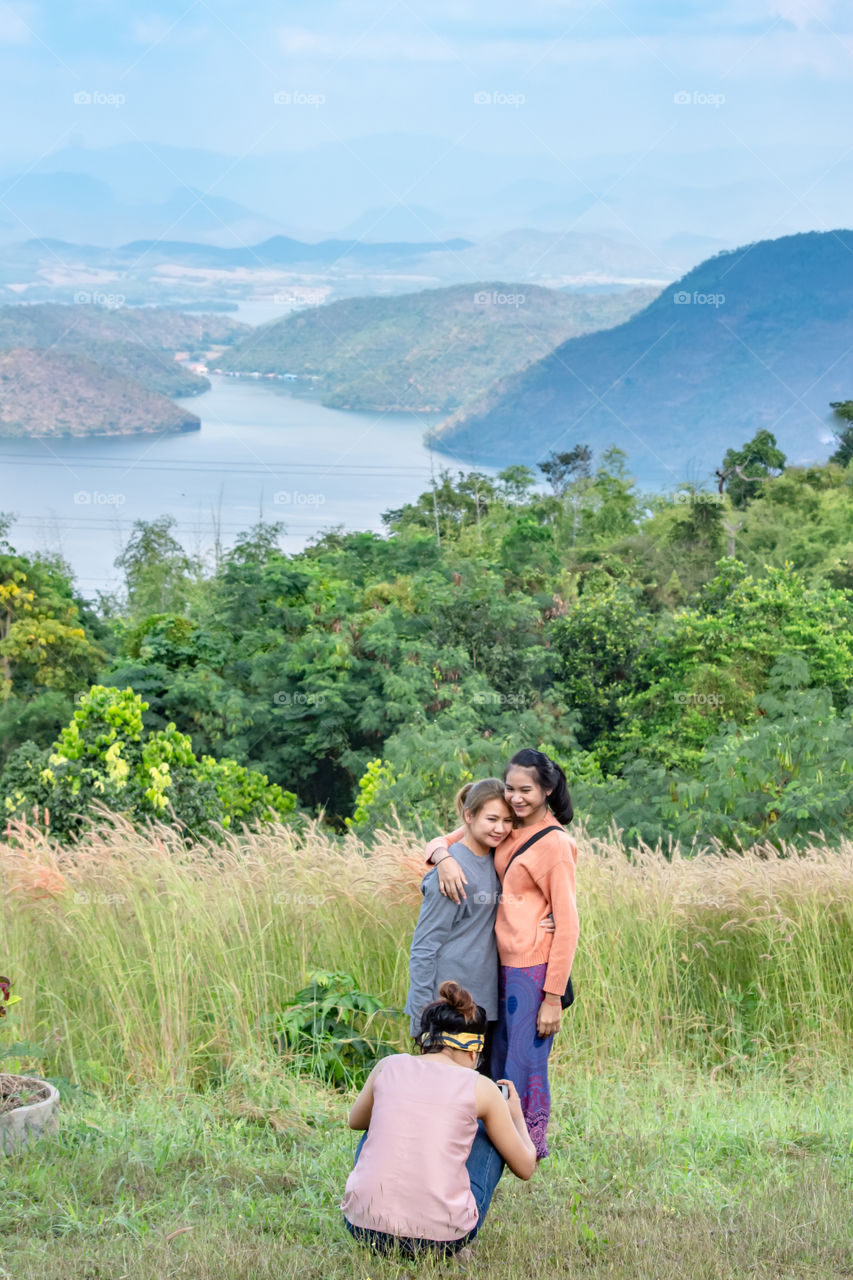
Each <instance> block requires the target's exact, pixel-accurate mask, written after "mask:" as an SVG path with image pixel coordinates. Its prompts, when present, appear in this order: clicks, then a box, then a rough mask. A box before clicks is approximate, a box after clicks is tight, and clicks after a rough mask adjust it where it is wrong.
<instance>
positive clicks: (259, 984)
mask: <svg viewBox="0 0 853 1280" xmlns="http://www.w3.org/2000/svg"><path fill="white" fill-rule="evenodd" d="M580 843H581V849H580V855H581V856H580V861H579V871H578V885H579V903H580V913H581V923H582V935H581V949H580V951H579V954H578V959H577V961H576V965H575V977H576V980H577V988H578V1002H577V1005H576V1006H575V1008H574V1009H572V1011H571V1012H570V1013H569V1014H568V1015H567V1017H566V1025H565V1027H564V1029H563V1030H562V1032H561V1034H560V1038H559V1040H558V1042H557V1044H556V1046H555V1050H554V1053H553V1055H552V1067H553V1069H552V1089H553V1095H554V1112H553V1120H552V1128H551V1133H550V1139H549V1140H550V1143H551V1148H552V1152H553V1155H552V1158H551V1159H550V1160H548V1161H546V1162H545V1163H544V1164H543V1165H542V1166H540V1168H539V1169H538V1170H537V1172H536V1173H535V1175H534V1177H533V1179H532V1180H531V1182H530V1183H528V1184H522V1183H520V1182H517V1181H516V1180H515V1179H514V1178H512V1177H511V1176H510V1175H506V1176H505V1178H504V1179H503V1180H502V1182H501V1185H500V1186H499V1188H498V1191H497V1193H496V1197H495V1201H494V1203H493V1208H492V1212H491V1214H490V1217H489V1220H488V1221H487V1224H486V1227H485V1229H484V1231H483V1233H482V1237H481V1239H480V1240H479V1241H478V1243H477V1246H476V1250H475V1257H474V1260H473V1261H472V1262H471V1264H470V1266H471V1269H472V1270H475V1271H476V1272H477V1274H480V1275H484V1276H496V1277H497V1276H506V1277H513V1278H514V1277H528V1276H529V1277H531V1280H532V1278H533V1277H536V1280H541V1277H542V1276H552V1275H572V1276H575V1275H577V1276H584V1277H593V1278H595V1277H605V1276H606V1277H616V1280H620V1278H622V1277H624V1280H628V1278H629V1277H630V1278H631V1280H635V1278H636V1277H648V1278H649V1280H671V1278H673V1277H676V1278H678V1280H681V1278H682V1277H683V1280H696V1278H697V1277H709V1278H711V1277H713V1278H714V1280H716V1278H719V1280H744V1278H746V1277H748V1278H749V1280H763V1278H764V1277H768V1278H769V1277H790V1278H791V1280H803V1278H805V1277H816V1278H818V1280H830V1278H833V1280H834V1278H835V1277H842V1276H847V1277H850V1276H853V1247H851V1241H853V1218H851V1205H853V1074H851V1072H850V1066H849V1062H848V1058H849V1050H850V1043H851V1040H853V1034H851V1033H853V1008H851V993H850V971H851V956H853V893H851V888H853V856H851V850H850V847H849V846H847V845H845V846H844V847H843V848H841V849H838V850H827V849H824V848H822V847H815V848H812V849H808V850H803V851H802V852H801V855H800V856H792V857H790V858H788V859H784V858H779V857H778V856H777V855H775V854H772V853H767V851H765V853H764V854H756V855H750V856H747V857H744V858H739V857H723V856H716V855H714V856H709V857H708V858H703V859H692V860H691V859H680V858H676V859H675V860H674V861H672V862H669V861H667V860H666V859H663V858H662V857H660V856H658V855H655V854H653V853H648V855H643V856H641V857H638V858H637V859H636V860H634V861H633V862H630V861H628V860H627V859H626V858H625V856H624V854H623V852H622V851H621V850H620V849H619V847H618V846H616V845H605V844H603V843H601V842H599V843H595V842H589V841H585V840H583V839H582V840H581V842H580ZM417 855H418V850H417V845H416V843H415V842H414V841H413V840H412V839H411V838H410V837H408V836H406V835H405V833H400V832H393V833H386V834H385V835H384V836H383V837H382V838H381V839H380V841H379V843H378V845H377V847H376V848H375V849H373V850H372V851H368V850H366V849H365V848H364V847H363V846H362V845H361V844H359V842H358V841H357V840H355V839H354V838H352V837H350V838H348V839H347V841H346V842H344V843H343V844H336V843H334V842H333V841H330V840H329V839H328V837H327V836H326V835H324V833H323V832H322V831H321V830H320V829H317V828H315V829H312V830H309V831H308V832H307V833H306V834H305V835H304V837H296V836H294V834H293V833H292V832H290V831H288V830H287V829H286V828H279V829H277V830H273V831H270V832H267V833H265V834H263V835H255V836H251V837H237V836H234V837H229V840H228V841H227V842H226V843H225V844H224V845H223V846H222V847H221V848H212V847H207V848H195V849H189V850H188V849H185V848H183V847H182V846H181V845H180V842H179V841H178V840H177V838H176V835H175V833H174V832H170V831H169V830H168V829H167V828H161V829H160V830H159V831H157V832H153V833H151V834H148V835H144V834H134V833H133V832H131V830H130V829H129V828H126V827H124V826H123V825H122V824H121V823H119V824H117V825H116V826H115V827H114V828H112V829H111V828H110V827H109V826H108V825H107V824H105V825H104V826H102V827H101V828H99V829H98V830H97V831H96V832H94V833H93V834H92V835H91V837H89V838H88V839H87V841H85V842H84V843H83V844H82V845H81V846H80V847H78V848H75V849H73V850H61V849H59V848H56V847H53V846H51V845H50V843H49V842H48V841H46V840H44V839H40V838H38V837H36V836H35V835H34V833H32V832H29V833H28V832H26V831H22V830H18V831H17V832H12V833H11V834H10V836H9V838H8V839H7V842H6V844H5V845H4V844H0V871H2V874H3V881H4V890H5V893H4V899H3V909H2V912H0V971H2V972H4V973H8V974H9V976H10V977H12V979H13V981H14V984H15V985H14V988H13V990H14V991H15V992H16V993H17V994H19V995H20V996H21V997H22V999H21V1001H20V1003H19V1004H17V1005H16V1006H15V1007H14V1008H13V1009H12V1010H11V1012H10V1015H9V1018H8V1019H7V1020H6V1023H5V1024H4V1025H3V1039H4V1040H6V1041H8V1040H26V1041H28V1042H30V1043H31V1044H34V1045H41V1046H42V1048H41V1049H40V1050H39V1051H38V1053H37V1055H36V1056H34V1057H33V1058H22V1059H21V1061H20V1064H19V1065H20V1067H21V1069H25V1070H36V1071H40V1072H41V1073H43V1074H45V1075H48V1076H52V1077H54V1078H58V1079H59V1082H60V1089H61V1093H62V1108H61V1115H62V1123H61V1127H60V1132H59V1135H58V1137H57V1138H55V1139H46V1140H44V1141H43V1142H41V1143H39V1144H37V1145H36V1146H35V1147H34V1148H33V1149H32V1150H31V1151H30V1152H27V1153H24V1154H19V1155H15V1156H12V1157H8V1158H7V1159H5V1160H4V1161H3V1162H2V1163H0V1180H1V1181H0V1186H2V1198H0V1207H2V1214H0V1278H2V1280H35V1278H36V1277H37V1278H38V1280H60V1278H61V1280H67V1278H68V1277H73V1278H74V1280H123V1278H124V1277H128V1278H130V1277H132V1278H133V1280H166V1277H173V1276H181V1277H188V1278H189V1280H219V1278H220V1277H221V1278H222V1280H225V1278H226V1277H227V1280H266V1277H270V1278H272V1277H276V1280H282V1278H284V1277H291V1276H293V1277H297V1276H298V1277H299V1280H309V1278H311V1277H315V1276H316V1277H320V1276H322V1277H323V1280H329V1278H330V1277H338V1276H340V1277H344V1276H346V1277H350V1276H357V1277H370V1280H378V1277H385V1276H391V1275H396V1274H400V1273H403V1274H412V1273H413V1268H412V1267H411V1266H410V1265H406V1264H401V1263H399V1262H395V1261H394V1260H381V1259H376V1258H373V1257H372V1256H371V1255H368V1254H367V1253H365V1252H364V1251H362V1250H360V1249H359V1248H358V1247H357V1246H355V1245H354V1243H353V1242H352V1241H351V1239H350V1237H349V1236H348V1235H347V1234H346V1232H345V1231H344V1229H343V1228H342V1225H341V1217H340V1212H339V1210H338V1207H337V1206H338V1204H339V1202H340V1198H341V1196H342V1193H343V1188H344V1183H345V1181H346V1177H347V1173H348V1171H349V1168H350V1167H351V1163H352V1155H353V1151H354V1148H355V1142H356V1136H355V1135H353V1134H352V1133H351V1132H350V1131H349V1130H348V1129H347V1127H346V1113H347V1110H348V1106H349V1102H350V1100H351V1096H352V1093H351V1091H350V1092H348V1093H343V1092H336V1091H335V1090H334V1089H332V1088H330V1087H328V1086H326V1085H324V1084H321V1083H320V1082H319V1081H316V1080H311V1079H307V1078H305V1077H304V1076H300V1075H299V1074H298V1073H297V1071H296V1066H295V1063H294V1061H292V1060H287V1061H286V1060H283V1059H281V1058H276V1057H275V1055H274V1054H273V1052H272V1050H271V1043H270V1039H271V1037H270V1034H269V1027H270V1018H271V1016H272V1015H274V1014H275V1013H276V1012H277V1011H279V1010H281V1008H282V1007H283V1005H285V1004H286V1003H287V1001H288V1000H289V999H290V998H292V996H293V995H294V993H295V992H296V991H297V990H299V988H301V987H302V986H304V985H305V981H306V978H307V976H308V973H309V972H310V971H311V969H313V968H323V969H332V968H334V969H339V970H345V971H349V972H351V973H352V974H353V975H354V977H355V981H356V983H357V984H358V986H359V987H361V988H362V989H363V990H365V991H369V992H372V993H374V994H375V995H377V996H379V997H381V998H382V999H383V1000H384V1001H386V1002H387V1003H388V1004H389V1005H391V1006H394V1007H397V1008H399V1007H400V1005H401V1004H402V1000H403V997H404V995H405V986H406V970H407V946H408V941H409V938H410V936H411V930H412V928H413V925H414V920H415V916H416V912H417V902H418V896H419V895H418V889H417V880H418V866H419V864H418V861H417ZM404 1025H405V1024H404V1021H403V1020H400V1021H399V1022H397V1021H395V1020H393V1019H389V1020H386V1021H385V1022H384V1023H380V1024H378V1028H379V1029H380V1030H382V1031H383V1033H384V1034H385V1035H386V1036H387V1037H388V1038H390V1039H392V1040H394V1041H395V1042H396V1043H397V1044H398V1045H399V1046H400V1047H403V1046H404V1045H405V1043H406V1041H405V1039H404ZM5 1065H6V1067H7V1068H9V1066H10V1064H9V1063H8V1062H7V1063H6V1064H5ZM11 1069H15V1067H14V1066H12V1067H11ZM416 1160H417V1153H413V1161H415V1162H416ZM184 1228H190V1229H189V1230H184ZM173 1233H179V1234H173ZM458 1265H459V1264H458V1263H454V1264H452V1265H451V1264H444V1265H443V1266H442V1265H439V1264H437V1263H430V1262H427V1263H423V1264H420V1265H419V1266H418V1268H417V1270H418V1273H419V1274H423V1275H425V1276H431V1275H433V1274H434V1273H438V1272H442V1273H443V1274H444V1273H446V1272H447V1271H448V1270H455V1269H456V1268H457V1267H458Z"/></svg>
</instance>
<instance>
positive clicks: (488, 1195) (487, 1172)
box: [344, 1120, 504, 1257]
mask: <svg viewBox="0 0 853 1280" xmlns="http://www.w3.org/2000/svg"><path fill="white" fill-rule="evenodd" d="M366 1138H367V1131H365V1132H364V1133H363V1134H362V1135H361V1138H360V1139H359V1142H358V1146H357V1147H356V1149H355V1160H354V1161H353V1166H355V1165H357V1164H358V1157H359V1156H360V1155H361V1148H362V1147H363V1146H364V1143H365V1140H366ZM465 1168H466V1169H467V1170H468V1181H469V1183H470V1184H471V1194H472V1196H473V1197H474V1203H475V1205H476V1206H477V1225H476V1226H475V1227H472V1229H471V1230H470V1231H469V1232H468V1234H467V1235H465V1236H462V1238H461V1239H460V1240H421V1239H417V1238H416V1237H412V1236H392V1235H389V1234H388V1233H387V1232H385V1231H371V1230H370V1228H369V1227H354V1226H353V1224H352V1223H351V1222H348V1221H347V1219H346V1218H344V1225H345V1227H346V1228H347V1230H348V1231H349V1232H350V1234H351V1235H353V1236H355V1238H356V1240H358V1241H359V1242H360V1243H362V1244H367V1245H370V1247H371V1248H372V1249H373V1250H374V1252H376V1253H388V1251H389V1250H391V1249H395V1248H398V1249H400V1250H401V1252H402V1253H404V1254H406V1255H407V1256H408V1257H416V1256H417V1255H418V1254H419V1253H423V1252H424V1251H425V1250H430V1251H431V1252H433V1253H440V1254H444V1255H447V1254H450V1253H456V1252H457V1250H459V1249H461V1248H462V1247H463V1245H466V1244H468V1243H469V1242H470V1241H471V1240H473V1239H474V1236H475V1235H476V1234H477V1232H478V1231H479V1230H480V1227H481V1226H482V1225H483V1223H484V1221H485V1218H486V1214H487V1213H488V1211H489V1205H490V1204H491V1203H492V1196H493V1195H494V1190H495V1187H496V1186H497V1185H498V1182H499V1181H500V1176H501V1174H502V1173H503V1171H504V1161H503V1157H502V1156H501V1155H500V1154H499V1153H498V1151H497V1148H496V1147H495V1146H494V1144H493V1143H492V1140H491V1139H490V1137H489V1135H488V1134H487V1133H486V1126H485V1125H484V1124H483V1122H482V1120H478V1121H477V1132H476V1134H475V1135H474V1141H473V1143H472V1144H471V1151H470V1154H469V1156H468V1159H467V1160H466V1161H465Z"/></svg>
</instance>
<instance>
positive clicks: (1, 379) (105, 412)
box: [0, 348, 201, 436]
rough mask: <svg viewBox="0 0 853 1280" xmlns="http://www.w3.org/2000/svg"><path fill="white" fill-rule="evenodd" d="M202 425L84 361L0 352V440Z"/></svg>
mask: <svg viewBox="0 0 853 1280" xmlns="http://www.w3.org/2000/svg"><path fill="white" fill-rule="evenodd" d="M200 426H201V422H200V420H199V418H198V417H197V416H196V415H195V414H194V413H189V412H188V411H187V410H186V409H183V408H181V407H180V406H179V405H177V404H175V403H174V401H172V400H170V399H168V398H167V397H166V396H163V395H159V394H158V393H157V392H154V391H148V390H147V389H146V388H145V387H144V386H142V385H141V384H140V383H139V382H137V381H136V379H135V378H128V377H126V376H125V375H124V374H123V373H118V372H116V371H115V370H113V369H105V368H104V367H103V365H100V364H95V363H93V361H91V360H89V359H87V358H86V357H85V356H81V355H78V354H77V353H72V352H68V351H53V350H50V351H40V350H37V349H35V348H18V349H16V350H13V351H2V350H0V435H5V436H99V435H110V436H114V435H131V434H135V433H137V432H145V431H158V432H159V431H196V430H198V428H199V427H200Z"/></svg>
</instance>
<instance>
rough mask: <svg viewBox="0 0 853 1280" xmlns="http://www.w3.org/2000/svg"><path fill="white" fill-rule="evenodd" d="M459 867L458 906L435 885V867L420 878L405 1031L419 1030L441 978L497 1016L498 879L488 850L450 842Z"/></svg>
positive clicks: (490, 1017)
mask: <svg viewBox="0 0 853 1280" xmlns="http://www.w3.org/2000/svg"><path fill="white" fill-rule="evenodd" d="M450 852H451V853H452V854H453V856H454V858H455V859H456V861H457V862H458V863H459V865H460V866H461V867H462V870H463V871H464V872H465V875H466V877H467V880H468V883H467V885H466V887H465V892H466V894H467V895H468V896H467V897H466V899H465V901H464V902H460V903H459V904H458V905H457V903H455V902H452V901H451V900H450V899H449V898H445V897H444V896H443V895H442V893H441V891H440V889H439V887H438V871H437V870H435V869H433V870H432V871H429V872H427V874H426V875H425V876H424V878H423V881H422V882H421V893H422V894H423V902H422V903H421V913H420V915H419V917H418V923H417V926H416V928H415V934H414V937H413V938H412V947H411V951H410V952H409V994H408V996H407V997H406V1008H405V1012H406V1013H408V1014H409V1015H410V1017H411V1026H410V1029H411V1033H412V1035H416V1034H417V1032H418V1031H419V1030H420V1021H421V1019H420V1015H421V1011H422V1010H423V1008H424V1006H425V1005H428V1004H429V1003H430V1001H431V1000H437V999H438V989H439V987H440V986H441V984H442V982H447V981H450V980H452V981H453V982H458V983H459V985H460V986H462V987H465V988H466V989H467V990H468V991H470V992H471V995H472V996H473V997H474V999H475V1000H476V1002H477V1004H481V1005H482V1006H483V1008H484V1009H485V1010H486V1016H487V1018H489V1020H490V1021H492V1020H494V1019H495V1018H497V1016H498V947H497V942H496V941H495V917H496V915H497V910H498V901H499V899H500V892H501V884H500V880H499V879H498V876H497V872H496V871H495V862H494V858H493V857H492V855H491V854H490V853H487V854H485V855H484V856H483V857H477V855H476V854H474V853H472V852H471V850H470V849H469V848H468V847H467V845H464V844H459V843H457V844H454V845H451V847H450Z"/></svg>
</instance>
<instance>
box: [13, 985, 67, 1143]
mask: <svg viewBox="0 0 853 1280" xmlns="http://www.w3.org/2000/svg"><path fill="white" fill-rule="evenodd" d="M11 985H12V984H11V982H10V981H9V979H8V978H3V977H0V1018H5V1017H6V1012H7V1010H8V1009H9V1008H10V1007H11V1006H12V1005H13V1004H17V1003H18V1001H19V1000H20V998H21V997H20V996H13V995H11V994H10V992H11ZM26 1047H27V1046H26V1045H15V1044H12V1045H8V1046H6V1047H5V1048H4V1047H2V1046H0V1061H2V1059H4V1058H9V1057H11V1056H12V1055H13V1054H14V1053H15V1052H18V1051H20V1050H22V1049H25V1048H26ZM58 1107H59V1092H58V1090H57V1089H56V1088H55V1087H54V1086H53V1085H52V1084H49V1083H48V1081H47V1080H38V1079H36V1078H35V1077H33V1076H21V1075H11V1074H9V1073H8V1072H5V1071H0V1155H9V1154H11V1152H13V1151H21V1150H23V1149H24V1148H25V1147H27V1146H28V1145H29V1144H30V1142H32V1141H34V1140H35V1139H36V1138H38V1137H40V1136H41V1134H43V1133H55V1132H56V1130H57V1128H58V1127H59V1117H58V1115H57V1108H58Z"/></svg>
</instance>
